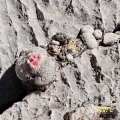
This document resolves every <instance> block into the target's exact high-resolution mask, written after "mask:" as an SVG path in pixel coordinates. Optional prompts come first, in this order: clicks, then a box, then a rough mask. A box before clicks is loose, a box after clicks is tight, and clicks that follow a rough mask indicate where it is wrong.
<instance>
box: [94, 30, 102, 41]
mask: <svg viewBox="0 0 120 120" xmlns="http://www.w3.org/2000/svg"><path fill="white" fill-rule="evenodd" d="M93 35H94V37H95V38H96V39H101V38H102V31H101V30H99V29H96V30H95V31H94V33H93Z"/></svg>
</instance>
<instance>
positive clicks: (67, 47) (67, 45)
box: [47, 33, 85, 66]
mask: <svg viewBox="0 0 120 120" xmlns="http://www.w3.org/2000/svg"><path fill="white" fill-rule="evenodd" d="M47 50H48V53H49V54H51V55H52V56H54V57H56V60H57V61H58V62H59V63H61V65H62V66H66V65H67V63H69V62H73V60H74V58H75V57H78V56H79V55H80V54H81V53H82V52H83V51H84V50H85V46H84V44H83V43H82V41H81V40H80V39H77V38H74V39H72V38H70V37H68V36H66V35H65V34H64V33H57V34H56V35H54V36H53V37H52V40H51V41H50V43H49V44H48V47H47Z"/></svg>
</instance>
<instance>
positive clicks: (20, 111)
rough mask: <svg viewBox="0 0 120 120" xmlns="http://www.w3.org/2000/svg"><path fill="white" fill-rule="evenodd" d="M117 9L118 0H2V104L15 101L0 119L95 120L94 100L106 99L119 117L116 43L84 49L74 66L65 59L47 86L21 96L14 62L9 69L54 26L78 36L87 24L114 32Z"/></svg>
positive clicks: (45, 38)
mask: <svg viewBox="0 0 120 120" xmlns="http://www.w3.org/2000/svg"><path fill="white" fill-rule="evenodd" d="M119 13H120V1H119V0H89V1H88V0H74V1H72V0H1V3H0V51H1V52H0V70H1V73H0V77H1V81H0V99H1V100H0V109H2V108H3V106H7V107H9V105H8V104H9V103H14V102H15V101H16V103H14V104H13V106H11V107H10V108H8V109H7V110H6V111H4V112H3V110H4V109H6V108H7V107H5V108H4V109H2V110H1V112H3V113H2V114H1V115H0V119H2V120H8V119H9V120H18V119H22V120H49V119H51V120H56V119H57V120H80V119H82V118H83V119H85V120H87V118H88V119H90V120H92V119H93V120H96V119H97V120H99V117H98V116H97V115H96V114H97V112H95V111H96V109H97V107H98V105H102V104H103V103H106V104H110V106H111V107H113V108H116V109H117V111H118V114H117V115H118V116H117V117H116V118H115V119H116V120H119V118H120V102H119V101H120V99H119V97H120V91H119V89H120V81H119V79H120V74H119V69H120V66H119V57H120V55H119V51H120V45H119V44H118V43H116V44H114V45H113V46H111V47H103V46H98V48H97V49H94V50H85V51H84V52H83V53H82V54H81V55H80V56H78V57H77V58H75V59H74V62H75V66H72V65H71V64H68V65H67V66H66V67H63V68H61V70H60V74H61V76H58V81H56V82H54V83H53V84H52V85H51V86H50V88H49V89H47V90H46V91H45V92H41V93H40V94H35V93H31V94H28V95H27V96H26V97H25V98H23V100H22V101H19V102H17V101H18V98H19V97H20V96H21V94H22V93H24V92H23V90H24V89H23V88H22V86H21V85H20V83H19V79H18V78H16V75H15V73H14V68H13V69H10V72H7V69H8V68H9V67H10V66H11V65H13V64H14V61H15V59H16V57H17V56H18V55H19V53H20V52H21V51H22V50H24V49H25V48H27V49H28V48H30V47H32V46H43V47H44V46H47V43H49V40H51V37H52V36H53V35H55V34H56V33H58V32H61V33H65V34H66V35H68V36H69V37H71V38H76V37H77V36H78V33H79V31H80V29H81V28H82V27H83V26H84V25H86V24H87V25H91V26H93V28H94V29H101V30H102V31H103V32H106V33H107V32H109V31H110V32H112V31H113V30H114V29H115V26H116V25H117V23H119V17H117V19H116V17H115V15H118V14H119ZM13 73H14V75H13V76H12V74H13ZM3 78H4V79H3ZM2 80H3V81H2ZM18 86H19V87H18ZM19 100H20V99H19ZM97 117H98V118H97Z"/></svg>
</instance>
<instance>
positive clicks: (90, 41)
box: [81, 33, 98, 49]
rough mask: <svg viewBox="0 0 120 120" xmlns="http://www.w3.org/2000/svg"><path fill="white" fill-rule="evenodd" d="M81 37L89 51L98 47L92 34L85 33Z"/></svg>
mask: <svg viewBox="0 0 120 120" xmlns="http://www.w3.org/2000/svg"><path fill="white" fill-rule="evenodd" d="M81 37H82V40H83V42H84V43H85V44H86V45H87V47H88V48H89V49H94V48H96V47H97V46H98V44H97V41H96V39H95V37H94V36H93V35H92V34H91V33H84V34H82V36H81Z"/></svg>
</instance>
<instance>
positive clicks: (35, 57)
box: [27, 54, 41, 68]
mask: <svg viewBox="0 0 120 120" xmlns="http://www.w3.org/2000/svg"><path fill="white" fill-rule="evenodd" d="M40 58H41V56H40V55H39V54H33V55H31V56H30V58H29V59H28V60H27V63H28V64H29V65H30V67H31V68H36V67H37V66H38V64H39V61H40Z"/></svg>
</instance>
